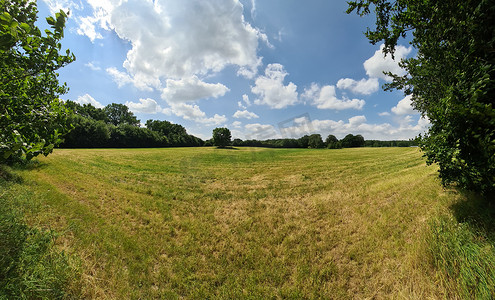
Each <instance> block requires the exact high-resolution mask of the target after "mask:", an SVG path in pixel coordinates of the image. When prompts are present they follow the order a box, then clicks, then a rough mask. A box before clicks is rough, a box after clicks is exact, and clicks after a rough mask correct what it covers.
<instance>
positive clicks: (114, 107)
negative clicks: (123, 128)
mask: <svg viewBox="0 0 495 300" xmlns="http://www.w3.org/2000/svg"><path fill="white" fill-rule="evenodd" d="M103 111H104V112H105V114H106V115H107V119H108V122H109V123H111V124H113V125H115V126H117V125H120V124H128V125H132V126H139V120H138V119H137V118H136V116H134V114H133V113H132V111H130V110H129V108H128V107H127V106H125V105H124V104H120V103H112V104H108V105H107V106H105V108H104V109H103Z"/></svg>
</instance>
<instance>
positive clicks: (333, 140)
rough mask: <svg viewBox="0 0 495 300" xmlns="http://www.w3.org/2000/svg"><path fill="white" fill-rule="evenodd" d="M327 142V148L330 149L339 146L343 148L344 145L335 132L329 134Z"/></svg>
mask: <svg viewBox="0 0 495 300" xmlns="http://www.w3.org/2000/svg"><path fill="white" fill-rule="evenodd" d="M325 144H326V145H327V148H328V149H339V148H342V146H341V145H340V143H339V140H338V139H337V138H336V137H335V135H333V134H329V135H328V136H327V139H326V140H325Z"/></svg>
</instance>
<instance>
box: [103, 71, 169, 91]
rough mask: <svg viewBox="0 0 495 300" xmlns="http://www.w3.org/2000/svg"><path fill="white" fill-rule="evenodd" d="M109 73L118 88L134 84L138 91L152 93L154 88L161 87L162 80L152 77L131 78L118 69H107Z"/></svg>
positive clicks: (142, 75) (139, 76)
mask: <svg viewBox="0 0 495 300" xmlns="http://www.w3.org/2000/svg"><path fill="white" fill-rule="evenodd" d="M106 71H107V73H108V74H109V75H110V76H111V77H112V79H113V81H115V83H117V86H118V87H119V88H120V87H123V86H124V85H126V84H133V85H134V86H135V87H136V88H137V89H139V90H142V91H152V90H153V88H152V87H155V88H159V87H160V85H161V84H160V80H158V79H157V78H152V77H150V76H146V75H144V74H139V75H136V76H134V77H131V76H129V75H128V74H127V73H125V72H121V71H119V70H117V69H116V68H113V67H112V68H107V69H106Z"/></svg>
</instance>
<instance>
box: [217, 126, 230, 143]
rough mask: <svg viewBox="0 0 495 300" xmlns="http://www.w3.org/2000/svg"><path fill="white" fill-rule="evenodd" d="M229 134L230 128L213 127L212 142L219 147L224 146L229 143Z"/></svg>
mask: <svg viewBox="0 0 495 300" xmlns="http://www.w3.org/2000/svg"><path fill="white" fill-rule="evenodd" d="M230 139H231V134H230V130H229V129H228V128H225V127H217V128H215V129H213V144H214V145H215V146H218V147H220V148H225V147H226V146H228V145H230Z"/></svg>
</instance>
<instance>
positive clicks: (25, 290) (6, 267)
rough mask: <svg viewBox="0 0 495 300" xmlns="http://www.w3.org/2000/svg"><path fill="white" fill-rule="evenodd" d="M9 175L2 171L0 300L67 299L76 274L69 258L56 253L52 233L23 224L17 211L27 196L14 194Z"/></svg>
mask: <svg viewBox="0 0 495 300" xmlns="http://www.w3.org/2000/svg"><path fill="white" fill-rule="evenodd" d="M7 174H8V171H6V170H5V169H0V175H1V176H0V187H1V188H2V189H1V190H2V193H1V194H0V241H1V242H0V299H64V298H67V297H68V296H70V295H69V294H70V293H72V292H73V291H72V292H71V291H69V285H70V281H71V280H76V279H77V278H76V277H77V270H76V269H75V268H74V267H73V266H72V264H71V263H69V257H68V256H67V255H66V254H64V253H63V252H57V251H56V250H55V249H54V239H55V237H56V234H55V233H54V232H53V231H49V230H40V229H37V228H33V227H30V226H28V225H27V224H26V223H25V222H24V220H23V217H22V215H21V213H20V211H19V210H18V209H16V207H17V206H18V205H19V203H18V201H22V200H23V199H22V197H23V196H25V195H19V193H18V192H14V188H13V186H14V185H15V184H14V183H12V182H8V181H7V180H6V179H5V178H6V177H10V176H11V175H7ZM11 190H12V193H9V192H11ZM21 194H22V193H21ZM75 271H76V272H75Z"/></svg>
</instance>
